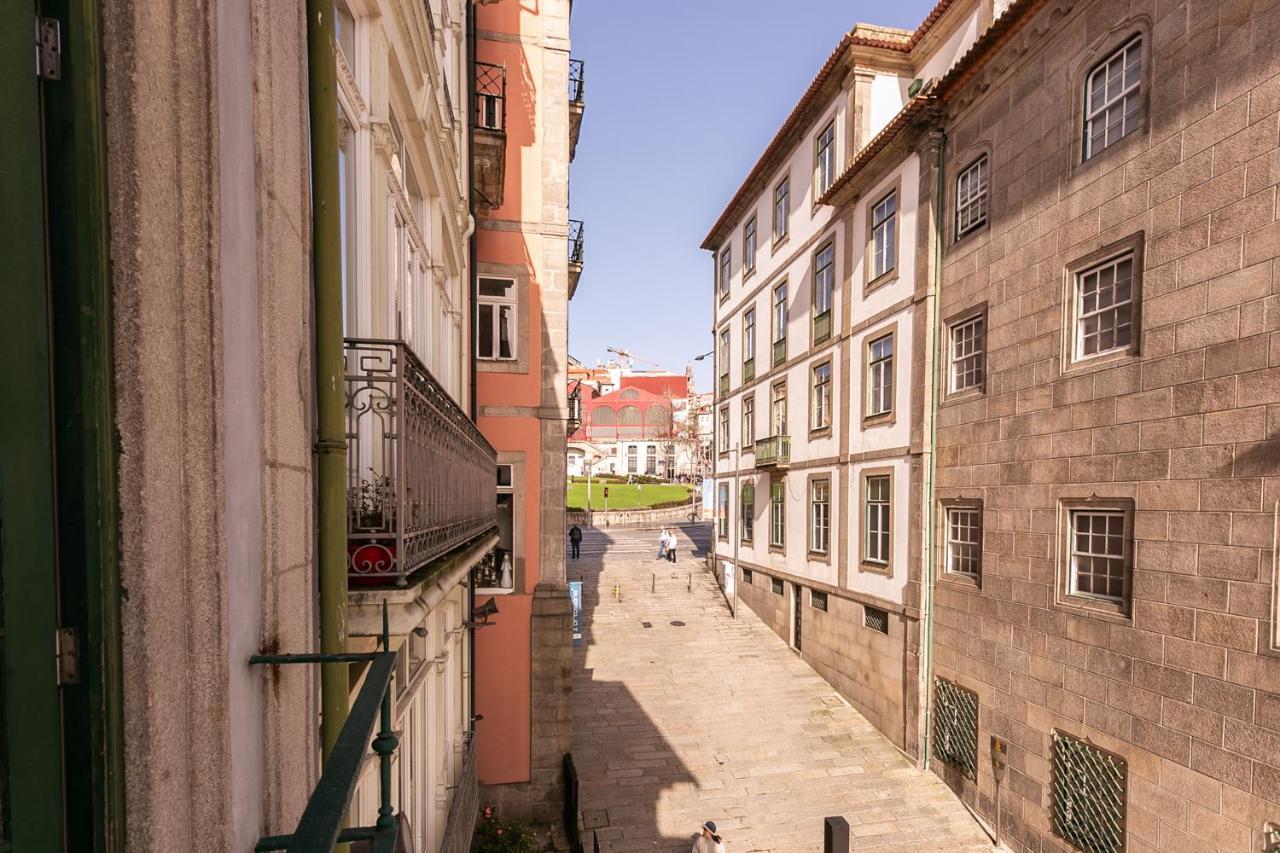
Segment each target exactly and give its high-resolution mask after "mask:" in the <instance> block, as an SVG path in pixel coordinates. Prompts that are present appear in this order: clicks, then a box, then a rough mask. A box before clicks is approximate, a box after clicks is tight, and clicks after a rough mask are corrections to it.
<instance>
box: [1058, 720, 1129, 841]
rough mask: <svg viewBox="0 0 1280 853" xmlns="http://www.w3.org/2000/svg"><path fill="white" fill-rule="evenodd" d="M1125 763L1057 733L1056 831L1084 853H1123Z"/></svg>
mask: <svg viewBox="0 0 1280 853" xmlns="http://www.w3.org/2000/svg"><path fill="white" fill-rule="evenodd" d="M1125 773H1126V768H1125V762H1124V759H1123V758H1120V757H1119V756H1116V755H1112V754H1111V753H1109V752H1104V751H1103V750H1101V749H1098V748H1097V747H1095V746H1091V745H1090V744H1088V743H1085V742H1084V741H1082V740H1077V739H1076V738H1073V737H1071V736H1070V735H1066V734H1063V733H1062V732H1056V731H1055V732H1054V733H1053V831H1054V834H1056V835H1058V836H1059V837H1061V838H1063V839H1065V840H1067V841H1070V842H1071V843H1072V844H1074V845H1075V846H1077V847H1079V848H1080V849H1081V850H1083V851H1085V853H1120V851H1122V850H1124V816H1125Z"/></svg>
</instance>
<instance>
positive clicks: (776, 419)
mask: <svg viewBox="0 0 1280 853" xmlns="http://www.w3.org/2000/svg"><path fill="white" fill-rule="evenodd" d="M772 394H773V399H772V403H773V406H772V413H771V414H772V417H771V418H770V422H769V423H770V427H771V428H772V430H773V432H772V433H770V435H787V383H786V382H777V383H774V386H773V388H772Z"/></svg>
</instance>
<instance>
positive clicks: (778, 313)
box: [773, 281, 787, 367]
mask: <svg viewBox="0 0 1280 853" xmlns="http://www.w3.org/2000/svg"><path fill="white" fill-rule="evenodd" d="M786 360H787V283H786V282H785V281H784V282H783V283H782V284H780V285H778V286H777V287H775V288H774V289H773V366H774V367H777V366H778V365H779V364H782V362H784V361H786Z"/></svg>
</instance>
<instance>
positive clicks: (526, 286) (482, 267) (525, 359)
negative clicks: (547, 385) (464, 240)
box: [474, 263, 533, 373]
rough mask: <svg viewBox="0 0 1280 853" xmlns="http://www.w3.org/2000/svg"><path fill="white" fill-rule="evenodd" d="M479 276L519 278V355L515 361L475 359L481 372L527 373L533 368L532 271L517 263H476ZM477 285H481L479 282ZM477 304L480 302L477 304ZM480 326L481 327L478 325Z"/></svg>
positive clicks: (517, 349)
mask: <svg viewBox="0 0 1280 853" xmlns="http://www.w3.org/2000/svg"><path fill="white" fill-rule="evenodd" d="M475 274H476V278H477V279H481V278H507V279H511V278H513V279H515V281H516V342H517V345H516V357H515V360H513V361H496V360H492V359H483V358H479V357H477V358H476V359H475V365H476V372H478V373H528V372H529V370H530V363H529V357H530V350H531V349H532V348H533V345H532V343H530V341H531V337H530V331H529V322H530V317H529V315H530V313H531V309H530V308H529V299H530V297H529V294H530V290H531V288H532V286H533V285H532V273H531V272H530V270H529V268H528V267H525V266H520V265H516V264H494V263H480V264H477V269H476V273H475ZM477 287H479V285H478V284H477ZM477 306H478V303H477ZM474 322H475V323H477V324H478V323H479V322H480V311H479V308H478V307H477V310H476V316H475V319H474ZM477 328H478V326H477Z"/></svg>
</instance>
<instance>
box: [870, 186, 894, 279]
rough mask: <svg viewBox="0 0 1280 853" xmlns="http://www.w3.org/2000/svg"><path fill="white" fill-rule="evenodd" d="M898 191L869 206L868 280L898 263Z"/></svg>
mask: <svg viewBox="0 0 1280 853" xmlns="http://www.w3.org/2000/svg"><path fill="white" fill-rule="evenodd" d="M897 231H898V192H897V190H894V191H893V192H890V193H889V194H888V195H887V196H885V197H884V198H882V199H880V201H878V202H876V203H875V205H873V206H872V208H871V241H870V242H871V253H870V254H871V266H870V268H869V280H870V281H875V280H876V279H878V278H880V277H881V276H884V275H887V274H888V273H891V272H893V269H894V267H895V266H897V263H898V249H897V240H898V233H897Z"/></svg>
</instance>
